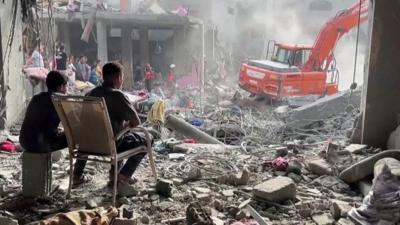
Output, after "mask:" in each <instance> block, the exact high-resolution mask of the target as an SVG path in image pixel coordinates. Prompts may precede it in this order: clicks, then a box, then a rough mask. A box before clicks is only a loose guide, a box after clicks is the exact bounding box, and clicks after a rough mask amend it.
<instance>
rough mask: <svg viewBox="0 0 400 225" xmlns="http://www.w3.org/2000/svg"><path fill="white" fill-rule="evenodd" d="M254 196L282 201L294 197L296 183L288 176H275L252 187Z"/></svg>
mask: <svg viewBox="0 0 400 225" xmlns="http://www.w3.org/2000/svg"><path fill="white" fill-rule="evenodd" d="M253 194H254V197H256V198H261V199H265V200H268V201H272V202H283V201H286V200H288V199H293V198H295V197H296V185H295V183H294V181H293V180H292V179H290V178H288V177H281V176H279V177H276V178H273V179H270V180H268V181H265V182H264V183H261V184H259V185H257V186H255V187H254V190H253Z"/></svg>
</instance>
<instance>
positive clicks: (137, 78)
mask: <svg viewBox="0 0 400 225" xmlns="http://www.w3.org/2000/svg"><path fill="white" fill-rule="evenodd" d="M133 75H134V76H133V80H134V81H135V83H137V82H140V81H142V80H143V76H142V67H141V66H140V65H139V64H136V66H135V71H134V74H133Z"/></svg>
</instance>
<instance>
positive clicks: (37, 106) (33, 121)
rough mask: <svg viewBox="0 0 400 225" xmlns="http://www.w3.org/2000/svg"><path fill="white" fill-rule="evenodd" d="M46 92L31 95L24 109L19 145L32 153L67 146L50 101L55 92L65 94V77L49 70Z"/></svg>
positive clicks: (51, 150)
mask: <svg viewBox="0 0 400 225" xmlns="http://www.w3.org/2000/svg"><path fill="white" fill-rule="evenodd" d="M46 85H47V89H48V91H47V92H41V93H40V94H37V95H35V96H33V98H32V100H31V101H30V102H29V105H28V108H27V110H26V114H25V118H24V122H23V123H22V126H21V131H20V136H19V141H20V143H21V146H22V147H23V148H24V149H25V150H26V151H27V152H32V153H48V152H53V151H57V150H60V149H63V148H66V147H67V139H66V137H65V134H64V132H60V131H59V129H58V126H59V125H60V119H59V118H58V115H57V112H56V110H55V108H54V105H53V103H52V101H51V96H52V95H53V94H55V93H59V94H66V92H67V79H66V77H65V76H63V75H62V74H61V73H59V72H57V71H51V72H50V73H48V75H47V78H46Z"/></svg>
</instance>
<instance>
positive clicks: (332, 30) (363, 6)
mask: <svg viewBox="0 0 400 225" xmlns="http://www.w3.org/2000/svg"><path fill="white" fill-rule="evenodd" d="M367 19H368V0H359V2H358V3H357V4H354V5H353V6H352V7H350V8H349V9H346V10H344V11H342V12H341V13H339V14H338V15H337V16H335V17H334V18H332V19H331V20H330V21H329V22H327V23H326V24H325V26H324V27H323V28H322V29H321V30H320V32H319V34H318V37H317V39H316V41H315V43H314V46H313V49H312V50H311V54H310V57H309V59H308V60H307V61H306V63H305V64H304V70H305V71H318V70H324V71H326V70H327V69H328V68H329V66H330V64H331V63H332V59H333V51H334V49H335V47H336V44H337V42H338V41H339V39H340V38H341V37H342V36H343V35H344V34H346V33H347V32H349V31H350V30H351V29H352V28H354V27H356V26H357V25H358V23H359V22H360V24H361V23H363V22H365V21H366V20H367ZM323 66H324V68H322V67H323Z"/></svg>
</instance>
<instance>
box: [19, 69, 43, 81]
mask: <svg viewBox="0 0 400 225" xmlns="http://www.w3.org/2000/svg"><path fill="white" fill-rule="evenodd" d="M24 73H25V74H26V76H27V77H28V78H33V79H36V80H46V77H47V74H48V73H49V70H48V69H46V68H43V67H42V68H40V67H29V68H25V69H24Z"/></svg>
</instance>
